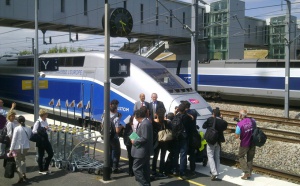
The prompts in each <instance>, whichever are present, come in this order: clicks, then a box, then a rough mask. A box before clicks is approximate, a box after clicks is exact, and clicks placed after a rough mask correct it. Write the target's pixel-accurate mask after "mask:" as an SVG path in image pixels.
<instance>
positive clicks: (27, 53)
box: [19, 50, 32, 56]
mask: <svg viewBox="0 0 300 186" xmlns="http://www.w3.org/2000/svg"><path fill="white" fill-rule="evenodd" d="M30 54H32V52H31V51H29V50H23V51H20V52H19V55H20V56H25V55H30Z"/></svg>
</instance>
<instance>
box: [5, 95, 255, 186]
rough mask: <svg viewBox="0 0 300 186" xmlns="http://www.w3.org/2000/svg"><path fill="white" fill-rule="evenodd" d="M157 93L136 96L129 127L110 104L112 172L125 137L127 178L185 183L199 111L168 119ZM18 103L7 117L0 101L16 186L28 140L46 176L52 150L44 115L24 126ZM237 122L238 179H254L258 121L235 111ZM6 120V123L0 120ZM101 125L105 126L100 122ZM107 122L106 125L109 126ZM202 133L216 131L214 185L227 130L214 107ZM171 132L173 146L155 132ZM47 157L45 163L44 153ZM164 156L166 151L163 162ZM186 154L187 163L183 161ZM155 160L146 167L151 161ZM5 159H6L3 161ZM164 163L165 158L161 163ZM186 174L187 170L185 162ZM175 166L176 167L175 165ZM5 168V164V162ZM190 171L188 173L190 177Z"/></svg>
mask: <svg viewBox="0 0 300 186" xmlns="http://www.w3.org/2000/svg"><path fill="white" fill-rule="evenodd" d="M157 98H158V96H157V94H156V93H153V94H152V95H151V99H152V102H150V103H148V102H146V101H145V94H143V93H141V94H140V100H139V101H137V102H136V103H135V105H134V114H133V115H132V116H131V118H130V119H129V122H128V123H127V124H126V125H125V126H123V125H121V124H120V119H121V117H122V114H121V113H119V112H118V105H119V101H118V100H112V101H111V103H110V119H111V122H110V124H111V126H110V127H111V130H113V131H114V133H113V134H112V136H111V137H110V147H111V148H110V149H111V167H112V172H113V173H119V172H121V170H120V169H119V161H120V155H121V148H120V140H119V137H123V139H124V144H125V146H126V149H127V153H128V159H129V171H128V174H129V176H135V179H136V181H137V182H138V183H139V184H140V185H143V186H144V185H145V186H147V185H151V184H150V182H151V180H152V179H155V178H165V177H167V175H168V174H174V175H179V176H180V177H181V178H182V179H183V180H185V179H187V176H188V175H195V168H196V155H197V154H198V153H197V152H198V149H196V148H195V147H194V146H193V145H192V144H193V139H192V136H193V133H194V132H198V130H197V124H196V121H197V112H196V111H195V110H192V109H190V106H191V104H190V102H188V101H181V103H180V104H179V105H178V106H177V107H176V108H175V111H174V112H170V113H167V114H166V109H165V106H164V103H163V102H161V101H158V100H157ZM15 107H16V104H15V103H13V104H12V107H11V109H10V111H9V112H7V111H6V110H5V109H4V108H3V101H2V100H0V129H3V128H4V127H6V129H7V137H8V138H9V143H5V144H3V143H1V144H0V147H1V148H0V156H1V157H2V158H3V157H5V156H7V157H10V156H14V160H15V162H16V166H17V173H18V175H19V180H18V183H21V182H24V181H26V180H27V177H26V163H25V160H26V158H25V157H26V153H27V151H28V150H29V148H30V142H29V139H30V136H31V135H32V133H33V134H37V135H39V136H40V140H38V141H37V142H36V147H37V152H38V167H39V174H49V173H51V171H50V170H49V164H50V162H51V159H52V157H53V149H52V146H51V143H50V142H49V139H48V135H47V130H50V129H49V127H48V122H47V117H48V113H47V110H45V109H40V111H39V116H40V117H39V119H38V120H37V121H36V122H35V123H34V126H33V128H32V130H31V129H30V128H28V127H26V125H25V118H24V116H19V117H17V119H16V112H15V111H14V109H15ZM239 117H240V121H239V122H238V123H237V127H236V131H235V134H234V135H235V137H236V138H237V139H240V141H241V143H240V147H239V153H238V157H239V161H240V165H241V168H242V170H243V172H244V175H243V176H242V177H241V178H242V179H245V180H247V179H249V178H250V177H251V174H252V163H253V158H254V155H255V146H254V145H253V144H252V143H251V135H252V131H253V130H254V128H256V122H255V120H254V119H253V118H249V117H247V111H246V110H241V111H240V112H239ZM3 118H4V119H3ZM174 121H177V122H178V121H180V123H181V124H182V126H183V128H182V130H181V131H180V133H179V134H178V135H177V134H174V132H175V131H174ZM102 122H104V121H102ZM108 123H109V122H108ZM202 127H203V129H209V128H211V127H214V128H215V129H216V130H217V131H218V140H217V142H216V143H215V144H209V143H208V144H207V146H206V151H207V156H208V162H209V166H210V173H211V180H216V179H217V176H218V175H219V173H220V170H219V169H220V151H221V143H222V142H225V138H224V134H223V131H225V130H226V129H227V122H226V121H225V120H224V119H223V118H222V115H221V112H220V110H219V109H218V108H216V109H213V112H212V117H210V118H208V119H207V121H206V122H205V123H204V124H203V126H202ZM167 129H168V130H170V131H172V135H173V139H172V140H171V141H159V140H158V133H159V131H162V130H167ZM133 132H135V133H136V134H137V136H138V138H135V139H131V138H130V135H131V134H132V133H133ZM45 151H46V152H47V154H48V156H47V157H46V158H45V161H44V154H45ZM167 151H169V154H168V157H167V158H166V154H167ZM159 154H160V161H159V168H158V171H157V160H158V156H159ZM188 155H189V158H187V157H188ZM151 156H153V158H152V162H151V164H150V157H151ZM4 159H5V158H4ZM165 159H167V160H166V161H165ZM188 160H189V162H190V169H189V171H188V170H187V161H188ZM178 162H179V164H178ZM4 164H5V161H4ZM188 172H189V174H188Z"/></svg>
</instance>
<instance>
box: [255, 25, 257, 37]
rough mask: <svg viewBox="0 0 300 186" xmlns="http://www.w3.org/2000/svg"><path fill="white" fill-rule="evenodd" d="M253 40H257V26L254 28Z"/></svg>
mask: <svg viewBox="0 0 300 186" xmlns="http://www.w3.org/2000/svg"><path fill="white" fill-rule="evenodd" d="M255 38H256V39H257V26H256V27H255Z"/></svg>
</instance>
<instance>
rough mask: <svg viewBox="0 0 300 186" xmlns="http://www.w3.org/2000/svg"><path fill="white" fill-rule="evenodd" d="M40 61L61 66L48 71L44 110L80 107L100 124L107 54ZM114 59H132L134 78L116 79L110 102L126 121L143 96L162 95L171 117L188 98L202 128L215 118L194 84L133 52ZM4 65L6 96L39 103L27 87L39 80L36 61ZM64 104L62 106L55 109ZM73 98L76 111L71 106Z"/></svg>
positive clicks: (79, 110)
mask: <svg viewBox="0 0 300 186" xmlns="http://www.w3.org/2000/svg"><path fill="white" fill-rule="evenodd" d="M39 58H40V63H43V62H44V63H45V62H47V61H53V60H57V61H58V64H59V68H58V70H57V71H44V73H45V75H46V76H45V78H40V81H41V82H43V83H42V85H41V84H40V86H42V87H41V88H40V98H39V100H40V104H41V106H43V107H46V108H49V109H52V107H54V108H55V110H56V112H57V111H58V109H59V108H60V109H61V110H62V112H66V111H68V110H69V112H73V108H74V112H75V114H76V115H77V116H82V117H85V116H90V117H91V118H93V119H94V120H100V118H101V116H102V114H103V108H104V72H105V69H104V62H105V56H104V52H82V53H61V54H43V55H41V56H39ZM110 58H111V59H129V60H130V76H129V77H125V78H113V79H110V82H111V83H110V85H111V90H110V98H111V100H112V99H117V100H119V102H120V104H119V107H118V110H119V112H121V113H122V115H123V119H125V118H126V117H128V116H129V115H132V114H133V107H134V103H135V102H136V101H138V100H139V94H140V93H144V94H145V95H146V101H149V102H150V101H151V100H150V97H151V94H152V93H157V94H158V100H160V101H163V102H164V105H165V107H166V110H167V113H168V112H174V108H175V106H178V105H179V104H180V101H181V100H188V101H189V102H190V103H191V109H194V110H196V111H197V113H198V118H197V125H199V126H200V128H202V127H201V126H202V124H203V123H204V122H205V121H206V119H207V118H208V117H210V116H211V112H212V108H211V107H210V105H209V104H208V103H207V102H206V101H205V100H204V99H203V98H202V97H201V96H200V95H199V94H198V93H197V92H196V91H194V90H192V89H191V87H190V85H188V84H187V83H185V82H184V81H183V80H182V79H180V78H179V77H178V76H176V75H173V74H172V73H170V72H169V71H168V70H167V69H166V68H165V67H164V66H162V65H160V64H158V63H156V62H154V61H152V60H150V59H147V58H144V57H141V56H138V55H135V54H131V53H124V52H111V54H110ZM0 66H1V67H0V81H1V83H0V86H1V87H2V91H1V92H0V97H1V98H3V99H7V100H13V101H18V102H22V103H24V104H31V105H32V104H34V103H33V101H34V97H33V96H34V95H33V89H30V86H29V88H28V87H27V88H26V85H25V83H26V82H27V83H28V82H30V81H32V80H33V59H32V57H19V58H18V61H17V62H14V63H11V65H8V64H7V63H6V64H5V65H1V64H0ZM119 70H120V69H119ZM24 87H25V88H24ZM51 100H54V105H53V106H49V102H50V101H51ZM58 100H60V105H61V106H60V107H55V105H57V102H58ZM73 100H74V102H75V107H72V105H71V106H70V103H71V102H72V101H73ZM79 102H82V103H83V107H82V108H80V106H79V107H76V105H77V104H78V103H79ZM82 113H84V114H82Z"/></svg>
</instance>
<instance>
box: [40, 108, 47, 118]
mask: <svg viewBox="0 0 300 186" xmlns="http://www.w3.org/2000/svg"><path fill="white" fill-rule="evenodd" d="M46 114H48V111H47V110H46V109H40V111H39V115H40V117H43V116H44V115H46Z"/></svg>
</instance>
